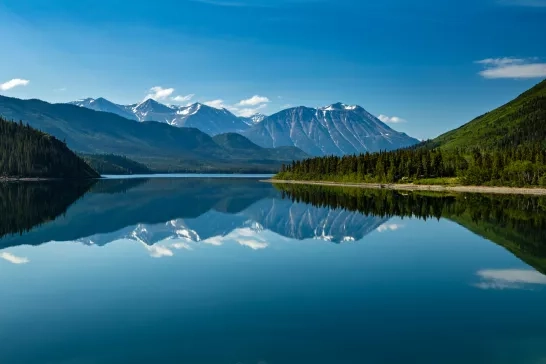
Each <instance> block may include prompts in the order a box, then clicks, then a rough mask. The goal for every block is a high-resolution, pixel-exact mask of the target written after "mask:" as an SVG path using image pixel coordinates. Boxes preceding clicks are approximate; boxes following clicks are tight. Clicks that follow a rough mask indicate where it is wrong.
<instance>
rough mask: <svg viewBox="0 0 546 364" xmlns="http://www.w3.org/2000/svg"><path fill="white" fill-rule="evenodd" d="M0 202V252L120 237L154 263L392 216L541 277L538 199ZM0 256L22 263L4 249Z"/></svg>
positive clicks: (107, 193) (206, 185)
mask: <svg viewBox="0 0 546 364" xmlns="http://www.w3.org/2000/svg"><path fill="white" fill-rule="evenodd" d="M82 196H83V197H82ZM0 204H1V206H3V207H4V208H5V210H3V211H7V213H3V214H2V216H1V219H2V220H1V230H0V231H1V232H2V235H5V236H4V237H3V238H2V239H0V247H1V248H8V247H15V246H19V245H40V244H43V243H48V242H55V241H56V242H61V241H70V242H77V243H80V244H85V245H96V246H104V245H107V244H109V243H112V242H115V241H120V240H130V241H133V242H136V243H138V244H140V245H142V246H143V248H144V249H146V250H148V252H149V255H150V256H152V257H156V258H159V257H169V256H172V255H174V252H175V251H176V250H193V249H196V248H197V247H199V246H204V245H214V246H220V245H223V244H224V243H226V242H235V243H237V244H239V245H241V246H244V247H247V248H249V249H252V250H262V249H266V248H267V247H269V246H270V242H269V239H270V238H271V234H274V235H275V236H279V237H284V238H288V239H295V240H306V239H317V240H323V241H328V242H332V243H347V242H356V241H361V240H362V239H363V238H364V237H365V236H367V235H368V234H370V233H371V232H374V231H375V232H377V233H388V232H393V231H397V230H400V229H403V228H404V223H402V222H392V221H391V219H392V218H393V217H401V218H419V219H425V220H426V219H430V218H435V219H440V218H446V219H449V220H452V221H454V222H456V223H458V224H460V225H462V226H464V227H465V228H467V229H469V230H471V231H472V232H474V233H476V234H478V235H480V236H482V237H484V238H487V239H488V240H491V241H493V242H495V243H496V244H499V245H501V246H503V247H504V248H506V249H508V250H509V251H511V252H512V253H513V254H515V255H516V256H518V257H519V258H521V259H522V260H524V261H525V262H526V263H528V264H529V265H531V266H533V267H534V268H536V269H537V270H539V271H541V272H546V244H545V241H544V231H546V207H545V206H546V199H545V198H543V197H531V196H486V195H464V194H461V195H430V194H420V193H404V194H401V193H398V192H395V191H381V190H380V191H377V190H375V191H374V190H362V189H340V188H333V187H320V186H300V185H282V186H277V188H273V187H272V186H271V185H268V184H266V183H261V182H258V181H256V180H248V179H229V180H227V179H218V178H207V179H125V180H113V179H109V180H103V181H99V182H97V183H95V184H87V185H78V184H61V183H40V184H2V185H0ZM27 230H28V231H27ZM25 231H26V232H25ZM23 232H25V233H23ZM14 233H17V234H14ZM0 258H2V259H4V260H7V261H9V262H12V263H15V264H22V263H26V262H28V259H27V258H25V257H17V256H14V255H12V253H10V252H6V251H4V252H3V253H2V255H1V256H0Z"/></svg>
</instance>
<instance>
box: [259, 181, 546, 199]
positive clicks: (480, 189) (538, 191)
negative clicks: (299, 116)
mask: <svg viewBox="0 0 546 364" xmlns="http://www.w3.org/2000/svg"><path fill="white" fill-rule="evenodd" d="M262 182H268V183H284V184H298V185H319V186H337V187H357V188H373V189H390V190H402V191H434V192H466V193H496V194H503V195H538V196H543V195H546V188H538V187H537V188H518V187H489V186H440V185H414V184H396V183H341V182H327V181H286V180H276V179H268V180H263V181H262Z"/></svg>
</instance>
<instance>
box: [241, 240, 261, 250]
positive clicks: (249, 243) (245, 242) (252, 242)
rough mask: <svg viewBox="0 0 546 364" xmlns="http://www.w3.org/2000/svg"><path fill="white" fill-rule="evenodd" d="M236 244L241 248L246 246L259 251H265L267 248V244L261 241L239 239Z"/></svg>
mask: <svg viewBox="0 0 546 364" xmlns="http://www.w3.org/2000/svg"><path fill="white" fill-rule="evenodd" d="M237 242H238V243H239V244H240V245H242V246H246V247H248V248H250V249H252V250H260V249H265V248H267V247H268V246H269V244H267V243H265V242H262V241H257V240H249V239H239V240H237Z"/></svg>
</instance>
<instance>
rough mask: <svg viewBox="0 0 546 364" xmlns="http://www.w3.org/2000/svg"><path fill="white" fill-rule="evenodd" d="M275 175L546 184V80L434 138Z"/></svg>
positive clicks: (299, 164)
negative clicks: (411, 144) (401, 147)
mask: <svg viewBox="0 0 546 364" xmlns="http://www.w3.org/2000/svg"><path fill="white" fill-rule="evenodd" d="M275 179H278V180H313V181H333V182H357V183H358V182H362V183H418V184H465V185H490V186H513V187H523V186H546V80H545V81H542V82H541V83H539V84H538V85H536V86H535V87H533V88H532V89H530V90H528V91H527V92H525V93H523V94H522V95H520V96H519V97H518V98H516V99H515V100H513V101H511V102H510V103H508V104H506V105H504V106H502V107H500V108H498V109H496V110H494V111H492V112H490V113H487V114H485V115H482V116H480V117H478V118H476V119H475V120H473V121H471V122H469V123H467V124H465V125H463V126H462V127H460V128H458V129H455V130H452V131H450V132H448V133H446V134H444V135H441V136H439V137H438V138H436V139H433V140H430V141H426V142H423V143H421V144H419V145H418V146H415V147H412V148H408V149H402V150H396V151H391V152H379V153H366V154H361V155H348V156H343V157H335V156H329V157H321V158H312V159H306V160H303V161H296V162H293V163H292V164H291V165H285V166H283V167H282V169H281V171H280V173H279V174H277V175H276V176H275Z"/></svg>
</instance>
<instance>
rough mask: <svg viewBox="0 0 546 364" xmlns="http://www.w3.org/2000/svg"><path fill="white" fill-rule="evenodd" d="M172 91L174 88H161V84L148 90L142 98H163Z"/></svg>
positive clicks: (156, 99) (157, 99)
mask: <svg viewBox="0 0 546 364" xmlns="http://www.w3.org/2000/svg"><path fill="white" fill-rule="evenodd" d="M173 92H174V88H163V87H161V86H154V87H152V88H151V89H150V90H149V91H148V94H147V95H146V97H145V98H144V100H148V99H153V100H155V101H159V100H164V99H166V98H167V97H169V96H171V95H172V94H173Z"/></svg>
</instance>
